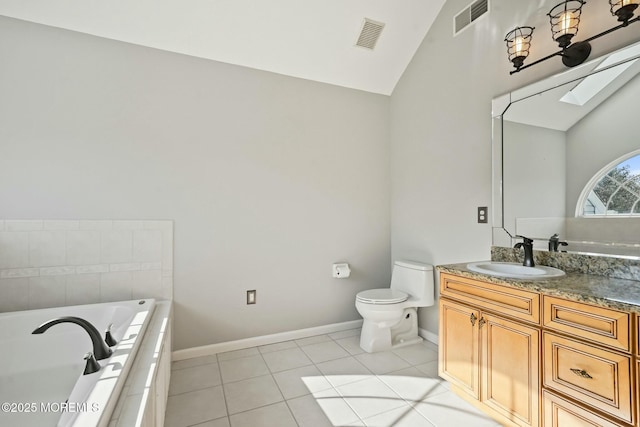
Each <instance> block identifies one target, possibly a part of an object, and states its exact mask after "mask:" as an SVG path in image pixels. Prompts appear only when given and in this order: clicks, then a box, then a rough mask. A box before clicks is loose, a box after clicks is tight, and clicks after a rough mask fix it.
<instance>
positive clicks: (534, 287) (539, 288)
mask: <svg viewBox="0 0 640 427" xmlns="http://www.w3.org/2000/svg"><path fill="white" fill-rule="evenodd" d="M467 264H468V263H461V264H447V265H439V266H437V267H436V269H437V270H438V271H439V272H441V273H451V274H455V275H458V276H462V277H468V278H470V279H478V280H482V281H485V282H489V283H495V284H498V285H505V286H509V287H512V288H519V289H525V290H530V291H535V292H541V293H543V294H546V295H553V296H557V297H560V298H565V299H568V300H572V301H579V302H585V303H589V304H594V305H599V306H602V307H608V308H612V309H616V310H621V311H631V312H634V313H640V282H639V281H635V280H629V279H617V278H613V277H606V276H596V275H593V274H582V273H567V274H566V275H565V276H562V277H555V278H548V279H535V280H527V279H512V278H509V277H498V276H492V275H488V274H482V273H477V272H475V271H471V270H469V269H468V268H467Z"/></svg>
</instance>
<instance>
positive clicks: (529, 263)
mask: <svg viewBox="0 0 640 427" xmlns="http://www.w3.org/2000/svg"><path fill="white" fill-rule="evenodd" d="M516 237H519V238H521V239H522V242H519V243H516V245H515V246H514V248H516V249H519V248H523V249H524V261H523V262H522V265H524V266H525V267H534V266H535V265H536V264H535V263H534V262H533V239H529V238H528V237H524V236H516Z"/></svg>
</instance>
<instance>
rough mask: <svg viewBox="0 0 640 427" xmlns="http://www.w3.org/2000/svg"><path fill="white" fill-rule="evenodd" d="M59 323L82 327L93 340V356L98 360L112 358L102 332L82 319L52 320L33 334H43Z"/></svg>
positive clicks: (64, 318)
mask: <svg viewBox="0 0 640 427" xmlns="http://www.w3.org/2000/svg"><path fill="white" fill-rule="evenodd" d="M59 323H75V324H76V325H78V326H80V327H82V329H84V330H85V331H86V332H87V334H89V338H91V343H92V344H93V355H94V356H95V358H96V359H97V360H103V359H107V358H108V357H109V356H111V353H112V350H111V349H110V348H109V346H107V344H106V343H105V342H104V340H103V339H102V336H100V332H98V330H97V329H96V327H95V326H93V325H92V324H91V323H90V322H89V321H87V320H84V319H82V318H80V317H72V316H65V317H58V318H57V319H51V320H49V321H48V322H45V323H43V324H42V325H40V326H38V327H37V328H36V329H35V330H34V331H33V332H31V333H32V334H42V333H44V332H46V331H47V329H49V328H50V327H52V326H53V325H57V324H59Z"/></svg>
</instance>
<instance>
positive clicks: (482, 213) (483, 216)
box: [478, 206, 489, 224]
mask: <svg viewBox="0 0 640 427" xmlns="http://www.w3.org/2000/svg"><path fill="white" fill-rule="evenodd" d="M488 216H489V209H488V208H487V207H486V206H478V224H486V223H487V222H488Z"/></svg>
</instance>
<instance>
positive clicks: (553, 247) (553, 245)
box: [549, 233, 569, 252]
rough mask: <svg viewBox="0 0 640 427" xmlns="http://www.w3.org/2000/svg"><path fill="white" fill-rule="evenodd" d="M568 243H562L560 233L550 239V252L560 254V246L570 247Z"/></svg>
mask: <svg viewBox="0 0 640 427" xmlns="http://www.w3.org/2000/svg"><path fill="white" fill-rule="evenodd" d="M568 245H569V244H568V243H567V242H561V241H560V236H559V235H558V233H555V234H554V235H553V236H551V237H549V252H558V246H568Z"/></svg>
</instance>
